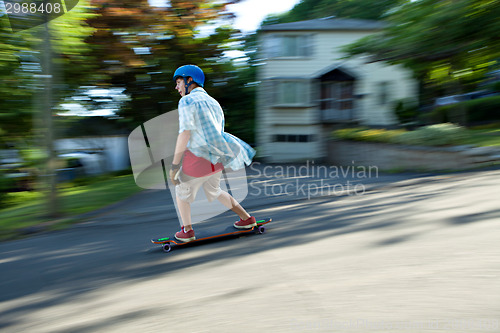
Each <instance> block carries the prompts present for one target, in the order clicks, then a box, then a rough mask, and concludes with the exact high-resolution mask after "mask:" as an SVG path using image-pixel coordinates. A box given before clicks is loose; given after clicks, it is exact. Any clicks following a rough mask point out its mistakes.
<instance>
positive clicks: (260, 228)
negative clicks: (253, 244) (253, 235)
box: [257, 225, 266, 234]
mask: <svg viewBox="0 0 500 333" xmlns="http://www.w3.org/2000/svg"><path fill="white" fill-rule="evenodd" d="M257 231H258V232H259V234H263V233H264V232H266V227H264V226H263V225H261V226H260V227H259V228H258V229H257Z"/></svg>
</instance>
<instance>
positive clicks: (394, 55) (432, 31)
mask: <svg viewBox="0 0 500 333" xmlns="http://www.w3.org/2000/svg"><path fill="white" fill-rule="evenodd" d="M498 17H500V3H499V2H498V1H491V0H419V1H413V2H408V3H405V4H402V5H401V6H399V7H397V8H396V9H394V10H393V11H392V13H391V14H390V15H389V16H388V17H387V22H388V23H389V25H388V27H387V28H386V29H384V30H383V31H381V32H380V33H378V34H375V35H372V36H368V37H365V38H363V39H361V40H359V41H357V42H355V43H353V44H351V45H349V46H348V47H347V48H346V49H345V51H346V52H347V54H348V56H354V55H360V54H368V55H370V58H371V61H387V62H389V63H393V64H403V65H405V66H406V67H408V68H410V69H412V70H413V71H414V73H415V76H416V77H417V78H419V79H421V80H423V81H424V82H425V83H427V84H428V85H429V84H431V85H443V84H445V87H446V88H447V90H448V93H460V92H461V91H462V90H463V87H462V86H463V85H464V84H470V87H475V85H476V84H477V83H478V81H480V80H483V79H484V75H485V73H486V72H487V71H488V70H491V66H492V65H494V64H495V63H496V61H497V60H498V59H499V58H500V43H499V41H500V37H499V36H500V35H499V34H498V31H500V21H499V20H498Z"/></svg>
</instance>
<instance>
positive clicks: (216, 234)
mask: <svg viewBox="0 0 500 333" xmlns="http://www.w3.org/2000/svg"><path fill="white" fill-rule="evenodd" d="M271 221H272V219H271V218H269V219H265V220H259V221H257V225H256V226H254V227H252V228H250V229H236V228H235V227H234V226H232V225H230V226H226V227H223V228H214V227H212V228H205V229H202V228H200V229H199V230H198V229H196V231H195V236H196V239H195V240H193V241H190V242H181V241H179V240H177V239H176V238H175V236H172V237H164V238H156V239H152V240H151V242H152V243H153V244H160V245H165V244H167V245H170V244H175V245H176V246H182V245H189V244H194V243H198V242H203V241H209V240H212V239H218V238H225V237H231V236H236V235H240V234H246V233H251V232H256V231H259V232H260V231H262V232H263V229H259V228H260V227H262V226H263V225H265V224H267V223H269V222H271ZM164 249H165V248H164ZM168 250H169V251H170V249H168ZM167 252H168V251H167Z"/></svg>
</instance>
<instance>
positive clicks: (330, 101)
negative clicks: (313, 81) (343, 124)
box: [320, 81, 354, 120]
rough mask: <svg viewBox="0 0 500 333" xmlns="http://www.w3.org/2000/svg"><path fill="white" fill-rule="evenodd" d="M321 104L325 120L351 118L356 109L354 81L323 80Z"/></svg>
mask: <svg viewBox="0 0 500 333" xmlns="http://www.w3.org/2000/svg"><path fill="white" fill-rule="evenodd" d="M320 105H321V114H322V119H323V120H350V119H351V118H352V117H353V109H354V84H353V81H333V82H332V81H331V82H328V81H327V82H322V83H321V99H320Z"/></svg>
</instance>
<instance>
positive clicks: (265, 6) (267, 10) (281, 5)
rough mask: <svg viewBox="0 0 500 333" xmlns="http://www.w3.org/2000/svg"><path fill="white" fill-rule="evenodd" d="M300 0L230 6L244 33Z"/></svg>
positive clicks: (155, 2) (249, 0)
mask: <svg viewBox="0 0 500 333" xmlns="http://www.w3.org/2000/svg"><path fill="white" fill-rule="evenodd" d="M165 2H166V0H149V3H150V4H151V5H152V6H162V4H165ZM299 2H300V0H242V1H241V2H240V3H237V4H235V5H230V6H228V8H229V10H230V11H232V12H233V13H235V14H236V19H235V21H234V27H235V28H236V29H239V30H241V31H242V32H243V33H250V32H253V31H255V30H257V29H258V28H259V26H260V22H262V20H264V18H265V17H266V16H267V15H269V14H279V13H283V12H286V11H288V10H290V9H292V8H293V6H295V5H296V4H297V3H299Z"/></svg>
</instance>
